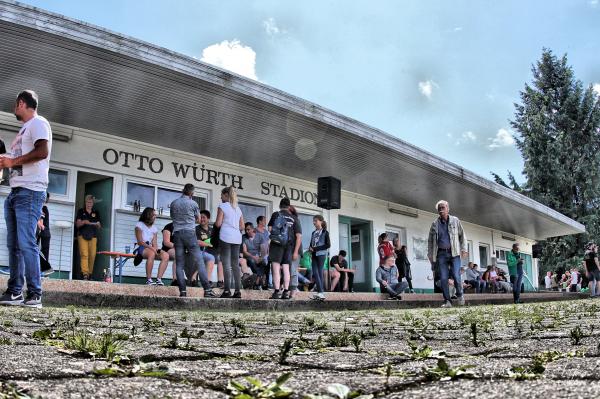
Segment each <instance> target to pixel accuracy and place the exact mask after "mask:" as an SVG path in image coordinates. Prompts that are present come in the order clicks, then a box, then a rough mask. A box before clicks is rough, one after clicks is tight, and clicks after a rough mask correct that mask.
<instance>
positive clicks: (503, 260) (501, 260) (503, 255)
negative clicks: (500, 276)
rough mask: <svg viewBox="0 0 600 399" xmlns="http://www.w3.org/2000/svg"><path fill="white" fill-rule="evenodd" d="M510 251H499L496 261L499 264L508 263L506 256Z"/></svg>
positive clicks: (497, 251)
mask: <svg viewBox="0 0 600 399" xmlns="http://www.w3.org/2000/svg"><path fill="white" fill-rule="evenodd" d="M508 251H509V250H508V249H497V250H496V261H497V262H498V263H506V254H507V253H508Z"/></svg>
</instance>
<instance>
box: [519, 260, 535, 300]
mask: <svg viewBox="0 0 600 399" xmlns="http://www.w3.org/2000/svg"><path fill="white" fill-rule="evenodd" d="M522 255H523V259H525V262H524V264H523V266H524V267H523V273H524V274H525V276H523V284H524V286H525V291H534V288H533V285H531V282H532V281H533V262H532V259H531V255H527V254H522Z"/></svg>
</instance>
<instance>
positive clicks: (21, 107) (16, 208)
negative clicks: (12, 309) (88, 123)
mask: <svg viewBox="0 0 600 399" xmlns="http://www.w3.org/2000/svg"><path fill="white" fill-rule="evenodd" d="M37 108H38V96H37V94H36V93H35V92H33V91H32V90H25V91H22V92H21V93H19V95H18V96H17V99H16V101H15V106H14V114H15V116H16V117H17V120H19V121H21V122H23V126H22V127H21V130H19V133H18V134H17V136H16V137H15V139H14V140H13V142H12V144H11V147H10V155H8V156H2V157H0V169H2V168H10V177H9V182H10V188H11V191H10V194H9V195H8V197H7V198H6V200H5V202H4V219H5V220H6V230H7V235H6V244H7V247H8V264H9V268H10V278H9V280H8V288H7V290H6V292H5V293H4V295H2V297H0V304H2V305H23V306H28V307H36V308H41V307H42V282H41V272H40V255H39V247H38V245H37V242H36V234H35V233H36V228H37V223H38V220H39V219H40V217H41V215H42V206H43V205H44V202H45V201H46V190H47V189H48V170H49V168H50V152H51V149H52V130H51V129H50V124H49V123H48V121H47V120H46V119H45V118H43V117H41V116H39V115H38V114H37ZM24 282H27V296H26V297H25V298H23V286H24Z"/></svg>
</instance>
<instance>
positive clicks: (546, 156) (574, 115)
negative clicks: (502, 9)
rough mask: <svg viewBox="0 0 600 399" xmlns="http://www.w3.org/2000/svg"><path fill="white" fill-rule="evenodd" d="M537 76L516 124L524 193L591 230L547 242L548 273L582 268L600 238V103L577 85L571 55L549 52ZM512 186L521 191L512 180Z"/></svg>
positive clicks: (527, 87)
mask: <svg viewBox="0 0 600 399" xmlns="http://www.w3.org/2000/svg"><path fill="white" fill-rule="evenodd" d="M532 72H533V81H532V83H531V84H527V83H526V84H525V89H524V90H523V91H522V92H521V93H520V98H521V102H520V103H518V104H515V109H516V110H515V118H514V120H513V121H511V125H512V127H513V129H514V130H515V131H516V132H517V133H518V134H517V135H516V136H515V140H516V143H517V148H518V149H519V150H520V151H521V154H522V156H523V160H524V170H523V174H524V175H525V177H526V179H527V183H526V184H525V185H524V187H525V188H526V189H525V190H521V191H522V192H523V193H524V194H526V195H528V196H529V197H531V198H533V199H535V200H536V201H538V202H540V203H542V204H545V205H547V206H549V207H550V208H552V209H555V210H557V211H558V212H560V213H562V214H564V215H567V216H569V217H570V218H572V219H575V220H577V221H578V222H580V223H582V224H584V225H585V226H586V229H587V233H585V234H577V235H573V236H567V237H553V238H549V239H548V240H546V241H545V242H543V243H542V244H543V247H544V251H543V256H542V259H541V263H542V270H541V272H543V271H547V270H556V269H557V268H559V267H561V266H562V267H569V266H571V265H572V264H574V263H579V262H578V261H579V260H580V258H581V256H582V255H583V246H584V244H585V242H586V241H588V240H589V239H590V238H591V239H597V238H598V237H599V233H600V101H599V100H598V97H597V95H596V93H594V90H593V88H592V86H591V85H589V86H588V87H587V88H584V86H583V84H582V82H581V81H579V80H576V79H575V77H574V73H573V69H572V68H571V67H570V66H569V65H568V64H567V56H566V55H564V56H563V57H562V58H558V57H556V56H555V55H554V54H553V53H552V51H550V50H548V49H544V51H543V53H542V57H541V59H540V60H539V61H538V62H537V63H536V64H535V65H534V66H533V67H532ZM496 177H498V178H499V176H497V175H496ZM500 180H502V179H500ZM510 182H511V185H512V186H513V187H511V188H514V189H519V190H520V189H521V187H519V185H518V184H516V182H515V180H514V178H513V177H512V176H510ZM505 185H506V184H505ZM540 275H543V274H542V273H540Z"/></svg>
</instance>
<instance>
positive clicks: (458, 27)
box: [453, 26, 463, 32]
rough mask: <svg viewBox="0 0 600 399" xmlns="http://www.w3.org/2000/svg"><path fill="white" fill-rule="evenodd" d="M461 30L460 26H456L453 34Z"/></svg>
mask: <svg viewBox="0 0 600 399" xmlns="http://www.w3.org/2000/svg"><path fill="white" fill-rule="evenodd" d="M462 30H463V27H462V26H457V27H456V28H454V29H453V31H454V32H460V31H462Z"/></svg>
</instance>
